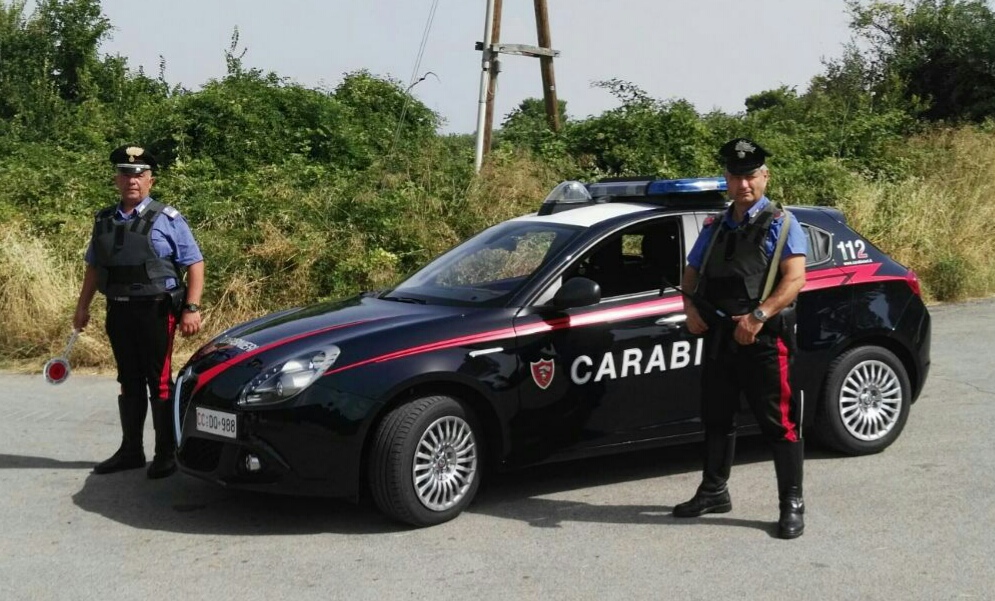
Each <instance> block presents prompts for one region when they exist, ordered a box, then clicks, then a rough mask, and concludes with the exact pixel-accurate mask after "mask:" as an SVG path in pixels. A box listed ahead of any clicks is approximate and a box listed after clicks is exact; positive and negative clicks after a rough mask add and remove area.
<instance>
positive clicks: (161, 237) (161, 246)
mask: <svg viewBox="0 0 995 601" xmlns="http://www.w3.org/2000/svg"><path fill="white" fill-rule="evenodd" d="M151 201H152V198H151V197H149V196H146V197H145V199H144V200H142V202H140V203H138V206H136V207H135V210H133V211H132V212H131V213H130V214H127V215H125V214H124V212H123V211H122V210H121V205H120V203H119V204H118V206H117V211H116V212H115V214H114V219H115V221H131V220H132V219H137V218H138V215H139V214H141V212H142V210H144V209H145V207H146V206H147V205H148V204H149V203H150V202H151ZM174 210H175V209H174ZM149 235H150V236H151V237H152V248H153V249H155V254H156V255H158V256H160V257H163V258H167V257H169V258H172V259H173V261H174V262H175V263H176V264H177V265H180V266H182V267H187V266H189V265H193V264H194V263H199V262H201V261H203V260H204V256H203V255H202V254H201V253H200V247H199V246H197V241H196V240H194V237H193V232H191V231H190V226H189V225H188V224H187V220H186V219H184V218H183V216H182V215H180V214H179V212H177V213H176V215H175V217H172V218H170V217H169V216H168V215H166V214H165V213H163V214H162V215H160V216H159V217H158V218H157V219H156V220H155V223H153V224H152V231H151V232H149ZM84 259H85V261H86V263H87V265H93V266H94V267H96V265H97V263H96V261H97V259H96V255H95V251H94V250H93V239H92V238H91V239H90V245H89V246H88V247H87V249H86V256H85V257H84ZM165 284H166V288H169V289H172V288H175V287H176V285H177V282H176V280H174V279H172V278H168V279H167V280H166V282H165Z"/></svg>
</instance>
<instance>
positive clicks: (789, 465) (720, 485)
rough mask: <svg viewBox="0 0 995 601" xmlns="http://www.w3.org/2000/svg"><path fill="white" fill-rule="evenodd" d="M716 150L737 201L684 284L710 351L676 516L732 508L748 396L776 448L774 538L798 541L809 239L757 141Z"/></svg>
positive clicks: (709, 233)
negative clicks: (699, 445) (742, 409)
mask: <svg viewBox="0 0 995 601" xmlns="http://www.w3.org/2000/svg"><path fill="white" fill-rule="evenodd" d="M719 154H720V155H721V156H722V158H723V160H724V163H725V178H726V183H727V185H728V195H729V197H730V199H731V200H732V204H731V206H730V207H729V209H728V210H727V211H726V212H725V213H724V214H723V215H721V216H719V217H717V218H715V219H714V220H713V221H712V222H710V223H708V224H707V225H706V227H705V228H704V229H703V230H702V233H701V236H699V238H698V240H697V241H696V242H695V246H694V248H693V249H692V250H691V253H690V254H689V255H688V266H687V268H686V269H685V271H684V277H683V281H682V283H683V285H684V289H685V290H693V291H695V294H694V295H693V298H694V299H697V300H691V299H687V298H686V300H685V302H684V305H685V307H684V308H685V311H686V313H687V326H688V329H689V330H690V331H691V333H693V334H704V335H705V336H706V347H707V350H708V352H706V356H707V359H706V360H705V362H704V369H703V377H702V401H701V411H702V422H703V423H704V427H705V457H704V470H703V476H702V482H701V485H700V486H699V487H698V490H697V492H696V493H695V495H694V497H693V498H692V499H691V500H689V501H687V502H685V503H680V504H678V505H677V506H676V507H674V516H675V517H682V518H685V517H697V516H700V515H703V514H706V513H724V512H727V511H731V510H732V501H731V498H730V496H729V490H728V487H727V484H726V483H727V481H728V479H729V473H730V469H731V467H732V461H733V456H734V453H735V442H736V423H735V416H736V411H737V409H738V408H739V399H740V395H741V394H742V395H743V396H745V397H746V400H747V403H748V404H749V406H750V408H751V409H752V411H753V414H754V415H755V416H756V420H757V423H758V424H759V426H760V430H761V432H762V434H763V436H764V438H765V439H766V440H767V441H768V442H769V443H770V446H771V448H772V450H773V453H774V467H775V471H776V473H777V486H778V495H779V497H780V519H779V521H778V536H780V537H781V538H796V537H798V536H801V534H802V532H803V531H804V528H805V523H804V518H803V514H804V511H805V505H804V501H803V500H802V462H803V457H804V447H803V443H802V435H801V424H800V423H799V420H800V418H801V411H800V407H799V406H798V399H797V398H796V397H797V395H796V394H795V393H794V390H793V389H792V387H791V374H790V368H791V363H792V356H793V354H794V352H795V312H794V303H795V299H796V298H797V296H798V293H799V292H800V291H801V289H802V287H803V286H804V285H805V253H806V247H807V241H806V239H805V236H804V234H803V232H802V230H801V227H800V226H799V224H798V222H797V221H795V220H794V219H793V218H792V216H791V215H790V214H789V213H788V212H787V211H785V210H783V209H781V208H780V207H778V206H777V205H775V204H773V203H772V202H771V201H770V200H769V199H767V197H766V196H765V191H766V188H767V182H768V179H769V172H768V169H767V166H766V164H765V163H766V158H767V157H768V156H770V153H768V152H767V151H766V150H765V149H764V148H763V147H761V146H760V145H759V144H757V143H756V142H754V141H752V140H749V139H746V138H736V139H734V140H730V141H729V142H728V143H726V144H725V145H723V146H722V148H721V149H720V150H719ZM775 261H776V263H775ZM718 312H721V314H719V313H718Z"/></svg>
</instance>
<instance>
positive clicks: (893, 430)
mask: <svg viewBox="0 0 995 601" xmlns="http://www.w3.org/2000/svg"><path fill="white" fill-rule="evenodd" d="M822 401H823V402H822V406H821V414H820V416H819V422H818V424H817V431H818V432H819V435H820V438H821V439H822V440H823V441H824V442H826V443H827V444H829V446H831V447H833V448H835V449H837V450H840V451H842V452H844V453H847V454H850V455H867V454H871V453H877V452H880V451H882V450H884V449H886V448H887V447H888V446H889V445H891V443H893V442H895V439H897V438H898V435H899V434H901V432H902V428H904V427H905V422H906V420H907V419H908V416H909V405H910V404H911V402H912V387H911V385H910V384H909V376H908V374H907V373H906V371H905V366H904V365H902V362H901V361H899V359H898V357H896V356H895V354H894V353H892V352H891V351H889V350H887V349H884V348H881V347H877V346H862V347H857V348H854V349H850V350H849V351H847V352H845V353H843V354H842V355H840V356H839V357H837V358H836V359H835V360H834V361H833V362H832V363H831V364H830V366H829V377H828V378H827V379H826V385H825V389H824V390H823V396H822Z"/></svg>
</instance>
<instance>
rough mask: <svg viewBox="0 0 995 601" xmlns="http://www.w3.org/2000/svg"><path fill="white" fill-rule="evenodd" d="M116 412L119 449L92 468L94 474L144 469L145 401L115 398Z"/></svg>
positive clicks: (121, 397)
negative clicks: (118, 428) (118, 429)
mask: <svg viewBox="0 0 995 601" xmlns="http://www.w3.org/2000/svg"><path fill="white" fill-rule="evenodd" d="M117 410H118V414H119V415H120V417H121V447H120V448H119V449H118V450H117V452H116V453H114V454H113V455H111V457H110V459H107V460H106V461H102V462H100V463H98V464H97V465H95V466H94V467H93V473H94V474H113V473H114V472H121V471H124V470H134V469H138V468H140V467H145V451H144V450H143V449H142V430H143V429H144V428H145V400H144V399H142V400H141V402H139V401H138V399H126V398H124V397H123V396H119V397H117Z"/></svg>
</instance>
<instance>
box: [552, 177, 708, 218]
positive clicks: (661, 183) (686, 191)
mask: <svg viewBox="0 0 995 601" xmlns="http://www.w3.org/2000/svg"><path fill="white" fill-rule="evenodd" d="M725 190H726V182H725V179H724V178H721V177H700V178H685V179H652V178H648V177H645V176H644V177H634V178H611V179H603V180H601V181H598V182H594V183H590V184H586V185H585V184H583V183H581V182H578V181H565V182H562V183H560V184H559V185H558V186H556V187H555V188H553V191H552V192H550V193H549V196H547V197H546V199H545V200H544V201H543V203H542V206H541V207H540V208H539V215H552V214H553V213H559V212H562V211H569V210H570V209H576V208H578V207H582V206H589V205H593V204H599V203H604V202H640V203H648V204H654V205H658V206H661V207H666V208H691V209H695V208H701V209H714V208H724V207H725V206H726V204H727V201H726V198H725V194H724V192H725Z"/></svg>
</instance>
